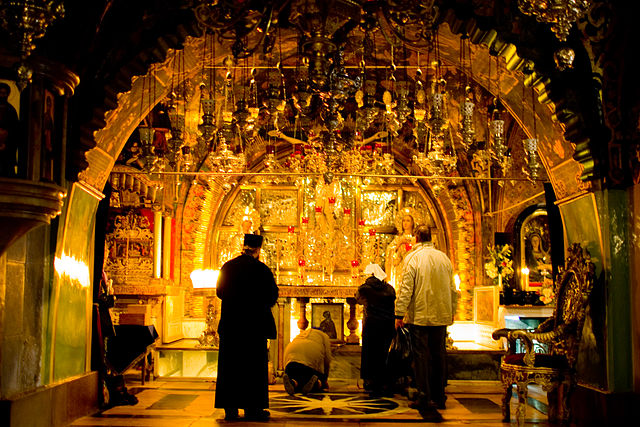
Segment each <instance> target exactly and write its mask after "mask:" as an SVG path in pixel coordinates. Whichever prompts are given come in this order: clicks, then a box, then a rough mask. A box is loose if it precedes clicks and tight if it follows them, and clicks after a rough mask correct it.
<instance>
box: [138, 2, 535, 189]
mask: <svg viewBox="0 0 640 427" xmlns="http://www.w3.org/2000/svg"><path fill="white" fill-rule="evenodd" d="M195 3H196V7H195V13H196V17H197V19H198V22H199V24H200V25H201V26H202V28H203V30H204V34H205V35H204V41H203V42H202V43H203V46H204V51H203V54H202V61H201V66H202V72H201V73H198V74H197V76H196V77H195V79H193V77H192V78H191V79H192V80H189V81H185V80H188V79H186V78H185V76H186V75H187V73H186V72H185V70H184V65H183V63H184V57H180V52H176V54H175V55H176V57H175V59H174V63H173V68H174V76H172V77H171V88H170V91H169V95H168V97H167V98H166V99H164V100H161V101H160V104H161V105H162V106H163V107H162V108H164V109H165V110H166V116H167V118H168V119H167V124H164V125H163V124H158V123H152V120H146V122H145V123H143V124H141V125H140V127H139V138H140V145H141V148H142V149H141V151H142V153H143V155H142V156H141V159H142V161H141V162H140V163H141V164H142V165H143V166H144V167H143V169H144V170H145V171H147V172H149V173H154V172H171V173H172V174H173V175H176V176H178V177H179V176H180V175H183V176H184V177H189V176H190V174H192V173H194V172H199V171H203V172H207V173H212V174H216V175H218V176H220V177H221V178H220V179H221V180H222V181H223V182H230V180H231V176H233V175H238V174H245V173H248V172H249V171H250V170H252V171H255V170H256V169H254V166H255V165H257V164H258V163H259V164H260V165H261V167H262V168H261V169H259V170H260V171H261V172H262V173H263V174H264V175H265V177H264V178H261V179H263V180H264V181H265V182H267V181H268V182H275V181H287V182H297V180H298V177H299V176H301V175H314V174H315V175H323V176H324V177H325V181H327V182H330V181H331V179H332V177H334V176H336V175H366V176H368V178H367V180H368V182H372V183H385V182H394V181H396V180H397V179H398V178H396V177H394V175H399V172H398V169H397V168H398V165H399V164H402V165H403V166H405V167H407V169H408V170H409V171H410V174H415V175H418V174H419V175H422V176H425V177H430V178H431V179H430V182H431V186H432V188H443V186H444V179H447V178H450V177H452V176H455V175H457V174H458V167H459V159H460V156H462V155H464V156H466V157H467V158H468V163H469V164H470V166H469V167H470V169H473V170H476V171H478V170H481V171H482V172H481V173H480V174H481V175H482V176H487V177H491V170H492V169H493V170H495V171H499V174H498V177H502V178H504V177H506V174H507V173H508V171H509V170H510V167H511V163H512V159H511V150H510V148H509V146H508V144H507V139H506V136H505V119H504V117H503V116H504V115H505V114H506V112H505V109H504V108H503V106H502V103H501V102H500V74H499V72H500V70H499V68H498V75H497V79H496V83H495V85H496V87H495V91H491V92H493V93H494V94H495V95H494V96H493V100H492V102H491V104H490V105H488V106H487V105H486V103H485V105H480V106H477V105H476V104H477V102H478V100H486V99H488V98H489V97H487V96H480V98H476V97H477V96H478V95H477V94H475V93H474V88H473V83H472V82H473V76H472V70H471V64H472V58H471V47H470V41H469V38H468V36H466V35H464V34H463V35H462V37H461V39H460V43H461V44H460V54H461V58H460V64H461V66H460V67H459V68H458V69H457V70H456V72H457V73H458V76H457V77H456V76H455V75H454V74H453V73H451V69H447V66H446V65H444V64H443V61H442V58H441V57H440V51H439V48H440V46H439V42H438V25H436V24H435V22H436V21H437V19H438V9H437V7H436V6H435V5H434V2H426V3H425V4H420V5H412V4H409V2H390V3H389V10H385V9H384V7H382V6H383V5H382V3H380V2H364V3H362V2H354V1H350V0H333V1H330V2H328V3H327V2H323V1H317V0H295V1H293V2H291V3H290V7H286V8H284V7H283V5H284V2H280V1H275V0H274V1H267V2H263V3H260V4H257V2H256V4H253V3H252V4H251V7H250V8H249V9H246V8H243V7H241V6H240V5H237V4H236V3H234V2H231V1H222V0H221V1H217V2H208V1H196V2H195ZM361 3H362V4H361ZM423 3H424V2H423ZM245 9H246V10H245ZM403 13H404V15H402V14H403ZM402 16H404V17H405V21H406V22H407V26H406V28H404V29H403V28H401V26H399V25H398V24H399V23H400V21H401V20H402V19H403V18H402ZM283 22H286V25H283V24H282V23H283ZM416 22H419V23H420V25H416ZM419 27H420V28H419ZM283 28H284V29H286V30H287V31H288V32H287V33H286V35H284V36H283V34H282V32H283V31H284V29H283ZM292 35H293V36H292ZM227 41H229V43H230V46H228V49H227V52H229V53H230V54H228V53H227V54H226V55H227V56H224V57H222V56H217V55H216V46H219V45H220V44H223V45H224V44H225V43H226V42H227ZM407 46H412V48H415V49H417V50H408V49H407V48H406V47H407ZM421 54H422V55H426V57H427V59H426V62H425V64H422V65H426V67H425V69H426V73H423V71H422V69H421V63H420V55H421ZM416 57H417V60H416ZM256 58H260V59H259V61H260V62H259V63H258V64H257V61H258V59H256ZM496 63H497V60H496ZM414 73H415V74H414ZM191 75H192V76H193V73H191ZM489 75H490V86H491V80H492V79H491V63H490V71H489ZM174 77H175V79H176V80H177V83H176V84H174ZM153 81H155V79H154V80H153ZM456 85H457V86H456ZM148 89H149V91H150V93H154V94H155V89H152V88H150V87H148ZM478 90H481V89H478ZM143 91H144V89H143ZM152 104H153V105H155V100H149V105H152ZM452 104H457V107H456V108H455V109H454V108H451V105H452ZM485 110H486V111H487V114H488V116H487V117H486V123H485V125H484V126H483V128H482V130H485V132H484V136H485V137H486V138H485V139H486V140H485V141H476V137H477V135H476V133H477V132H476V131H477V130H478V129H480V128H479V127H478V123H476V122H477V121H478V118H479V114H481V113H480V112H481V111H485ZM456 111H457V113H456ZM456 123H457V126H456V125H455V124H456ZM159 134H160V135H159ZM480 134H481V135H482V133H480ZM530 139H531V141H529V142H528V143H527V144H525V156H526V159H525V161H526V163H527V165H528V167H529V175H530V177H531V178H532V179H536V176H537V175H538V172H539V169H540V163H539V159H538V157H537V153H536V149H537V141H534V140H535V137H533V138H530ZM158 140H160V141H161V142H162V143H160V144H159V143H158ZM466 164H467V162H465V165H466ZM474 165H475V166H474ZM477 165H480V166H477ZM476 166H477V167H476ZM465 167H466V166H465ZM251 173H255V172H251Z"/></svg>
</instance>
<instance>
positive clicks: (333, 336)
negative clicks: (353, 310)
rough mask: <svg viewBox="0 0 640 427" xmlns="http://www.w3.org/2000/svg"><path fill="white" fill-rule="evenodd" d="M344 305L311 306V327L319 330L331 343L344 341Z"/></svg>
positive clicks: (316, 304)
mask: <svg viewBox="0 0 640 427" xmlns="http://www.w3.org/2000/svg"><path fill="white" fill-rule="evenodd" d="M343 310H344V305H343V304H340V303H330V304H323V303H314V304H311V327H313V328H316V329H320V330H321V331H322V332H324V333H325V334H327V335H328V336H329V339H330V340H332V341H343V340H344V330H343V323H344V320H343V319H344V317H343V316H344V314H343Z"/></svg>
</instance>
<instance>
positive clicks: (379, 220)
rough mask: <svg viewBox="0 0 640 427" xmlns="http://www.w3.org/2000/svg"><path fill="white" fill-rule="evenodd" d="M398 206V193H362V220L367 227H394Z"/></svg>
mask: <svg viewBox="0 0 640 427" xmlns="http://www.w3.org/2000/svg"><path fill="white" fill-rule="evenodd" d="M397 206H398V193H397V191H363V192H362V218H363V219H364V220H365V223H366V226H373V227H393V226H394V218H395V214H396V209H397Z"/></svg>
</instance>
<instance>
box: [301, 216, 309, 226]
mask: <svg viewBox="0 0 640 427" xmlns="http://www.w3.org/2000/svg"><path fill="white" fill-rule="evenodd" d="M302 223H303V224H309V217H308V216H303V217H302Z"/></svg>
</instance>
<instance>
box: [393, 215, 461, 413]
mask: <svg viewBox="0 0 640 427" xmlns="http://www.w3.org/2000/svg"><path fill="white" fill-rule="evenodd" d="M416 243H417V244H416V246H415V248H414V249H413V250H412V251H411V252H409V254H407V256H406V257H405V259H404V263H403V268H402V282H401V283H400V286H399V288H398V290H397V297H396V307H395V314H396V328H399V327H403V326H405V325H406V326H407V327H408V329H409V331H410V333H411V343H412V346H413V347H412V352H413V354H412V356H413V371H414V379H415V383H416V388H417V389H418V397H417V400H416V401H415V402H413V403H412V404H411V405H410V406H412V407H415V408H417V409H418V411H419V412H420V415H421V416H422V417H423V418H424V419H425V420H428V421H436V422H437V421H441V420H442V416H441V415H440V413H439V412H438V408H440V409H444V407H445V399H446V396H445V393H444V388H445V383H446V378H445V375H446V337H447V326H448V325H451V324H453V317H454V315H455V310H456V304H457V296H458V293H457V292H456V288H455V284H454V280H453V266H452V264H451V260H450V259H449V257H447V255H446V254H445V253H444V252H442V251H439V250H437V249H436V248H434V246H433V243H432V242H431V230H430V229H429V227H426V226H420V227H418V229H417V230H416ZM432 402H433V403H432Z"/></svg>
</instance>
